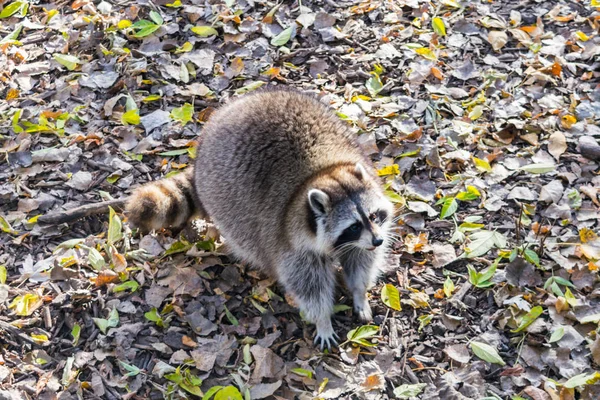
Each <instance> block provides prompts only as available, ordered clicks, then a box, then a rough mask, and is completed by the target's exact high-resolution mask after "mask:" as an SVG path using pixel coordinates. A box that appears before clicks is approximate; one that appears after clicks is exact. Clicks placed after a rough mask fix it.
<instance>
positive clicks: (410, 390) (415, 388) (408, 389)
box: [394, 383, 427, 399]
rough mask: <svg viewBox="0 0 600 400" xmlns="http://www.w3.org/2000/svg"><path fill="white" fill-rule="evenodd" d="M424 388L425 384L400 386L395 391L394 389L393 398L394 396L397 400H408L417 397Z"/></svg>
mask: <svg viewBox="0 0 600 400" xmlns="http://www.w3.org/2000/svg"><path fill="white" fill-rule="evenodd" d="M426 387H427V384H426V383H415V384H413V385H408V384H404V385H400V386H398V387H397V388H396V389H394V396H396V398H397V399H410V398H411V397H416V396H418V395H419V394H420V393H421V392H422V391H423V389H425V388H426Z"/></svg>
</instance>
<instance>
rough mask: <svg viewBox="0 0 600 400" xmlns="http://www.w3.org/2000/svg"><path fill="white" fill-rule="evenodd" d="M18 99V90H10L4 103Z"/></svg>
mask: <svg viewBox="0 0 600 400" xmlns="http://www.w3.org/2000/svg"><path fill="white" fill-rule="evenodd" d="M18 97H19V89H15V88H11V89H8V92H7V93H6V101H10V100H13V99H17V98H18Z"/></svg>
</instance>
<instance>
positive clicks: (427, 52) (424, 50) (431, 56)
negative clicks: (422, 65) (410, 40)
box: [415, 47, 437, 61]
mask: <svg viewBox="0 0 600 400" xmlns="http://www.w3.org/2000/svg"><path fill="white" fill-rule="evenodd" d="M415 53H417V54H418V55H420V56H422V57H423V58H425V59H427V60H430V61H437V56H436V55H435V53H434V52H433V51H431V49H430V48H428V47H421V48H419V49H415Z"/></svg>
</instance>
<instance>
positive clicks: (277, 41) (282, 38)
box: [271, 24, 296, 47]
mask: <svg viewBox="0 0 600 400" xmlns="http://www.w3.org/2000/svg"><path fill="white" fill-rule="evenodd" d="M295 31H296V25H294V24H292V25H290V26H288V27H287V28H285V29H284V30H283V31H281V32H280V33H279V35H277V36H275V37H274V38H272V39H271V46H277V47H281V46H284V45H285V44H286V43H287V42H289V41H290V39H291V38H292V35H293V34H294V32H295Z"/></svg>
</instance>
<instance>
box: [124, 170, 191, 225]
mask: <svg viewBox="0 0 600 400" xmlns="http://www.w3.org/2000/svg"><path fill="white" fill-rule="evenodd" d="M197 211H198V206H197V200H196V194H195V191H194V169H193V168H192V167H188V168H187V169H186V170H185V171H183V172H181V173H179V174H177V175H174V176H171V177H169V178H165V179H161V180H158V181H155V182H149V183H146V184H144V185H142V186H140V187H138V188H137V189H135V190H134V191H133V193H132V195H131V196H130V197H129V199H128V200H127V203H126V205H125V215H127V218H128V219H129V221H130V222H131V223H132V224H133V225H134V226H135V227H137V228H139V229H140V230H142V231H144V232H150V231H152V230H157V229H162V228H169V227H174V228H179V227H182V226H183V225H184V224H185V223H186V222H187V221H188V220H189V219H190V218H191V217H192V216H194V215H195V214H196V213H197Z"/></svg>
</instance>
